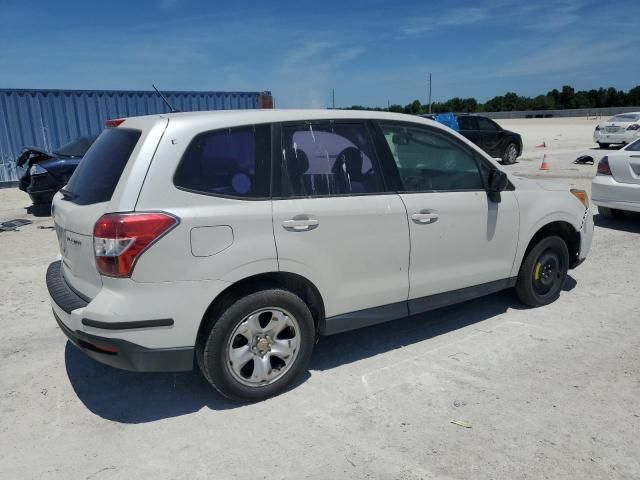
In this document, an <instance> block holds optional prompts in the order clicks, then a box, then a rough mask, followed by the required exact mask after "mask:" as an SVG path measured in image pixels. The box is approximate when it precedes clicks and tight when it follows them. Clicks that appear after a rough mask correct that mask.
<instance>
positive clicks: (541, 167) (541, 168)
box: [540, 153, 549, 170]
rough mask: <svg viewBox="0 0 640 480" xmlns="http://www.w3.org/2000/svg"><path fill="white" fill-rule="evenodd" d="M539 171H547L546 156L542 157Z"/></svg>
mask: <svg viewBox="0 0 640 480" xmlns="http://www.w3.org/2000/svg"><path fill="white" fill-rule="evenodd" d="M540 170H549V164H548V163H547V154H546V153H545V154H544V157H542V163H541V164H540Z"/></svg>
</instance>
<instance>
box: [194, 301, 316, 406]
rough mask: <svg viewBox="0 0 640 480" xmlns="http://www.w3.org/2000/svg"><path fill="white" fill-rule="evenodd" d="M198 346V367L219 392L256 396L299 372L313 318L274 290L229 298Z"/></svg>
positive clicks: (281, 385) (304, 362) (312, 336)
mask: <svg viewBox="0 0 640 480" xmlns="http://www.w3.org/2000/svg"><path fill="white" fill-rule="evenodd" d="M209 328H210V329H209V332H208V334H207V335H206V336H203V338H202V341H201V344H200V345H198V347H197V349H198V351H197V357H198V363H199V365H200V369H201V370H202V373H203V374H204V376H205V377H206V378H207V380H209V382H210V383H211V384H212V385H213V386H214V387H215V388H216V389H217V390H218V391H219V392H220V393H222V394H223V395H224V396H226V397H228V398H230V399H232V400H236V401H259V400H264V399H266V398H269V397H272V396H274V395H277V394H278V393H281V392H282V391H283V390H285V389H286V388H287V387H289V386H290V385H291V384H292V383H293V382H294V381H295V380H296V379H297V378H298V377H299V376H300V374H302V373H303V372H304V370H305V369H306V367H307V364H308V363H309V359H310V358H311V352H312V350H313V344H314V340H315V328H314V322H313V317H312V315H311V312H310V311H309V308H308V307H307V305H306V304H305V303H304V302H303V301H302V300H301V299H300V298H299V297H298V296H296V295H294V294H293V293H291V292H289V291H287V290H280V289H269V290H263V291H259V292H255V293H252V294H250V295H247V296H245V297H242V298H240V299H238V300H236V301H235V302H233V303H232V304H231V305H230V306H229V307H228V308H227V309H226V310H225V311H224V312H223V313H222V315H221V316H220V317H219V318H218V319H217V320H216V321H215V322H212V324H211V326H210V327H209Z"/></svg>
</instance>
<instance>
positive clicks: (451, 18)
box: [402, 7, 490, 35]
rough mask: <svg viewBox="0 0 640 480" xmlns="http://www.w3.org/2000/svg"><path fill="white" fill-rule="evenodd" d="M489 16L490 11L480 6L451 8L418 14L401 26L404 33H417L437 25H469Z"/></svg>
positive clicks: (437, 26)
mask: <svg viewBox="0 0 640 480" xmlns="http://www.w3.org/2000/svg"><path fill="white" fill-rule="evenodd" d="M488 18H490V12H489V9H487V8H482V7H464V8H456V9H451V10H449V11H448V12H446V13H444V14H442V15H438V14H435V15H429V16H420V17H418V18H415V19H413V20H412V21H411V22H410V23H409V24H408V25H406V26H405V27H403V28H402V33H404V34H405V35H418V34H421V33H425V32H428V31H431V30H435V29H436V28H439V27H447V26H450V27H451V26H460V25H471V24H474V23H479V22H482V21H484V20H487V19H488Z"/></svg>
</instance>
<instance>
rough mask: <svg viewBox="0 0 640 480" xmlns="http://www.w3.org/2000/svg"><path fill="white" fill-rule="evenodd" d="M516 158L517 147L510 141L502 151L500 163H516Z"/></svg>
mask: <svg viewBox="0 0 640 480" xmlns="http://www.w3.org/2000/svg"><path fill="white" fill-rule="evenodd" d="M516 158H518V147H517V146H516V144H515V143H510V144H509V145H507V148H505V149H504V152H503V153H502V163H504V164H506V165H512V164H514V163H516Z"/></svg>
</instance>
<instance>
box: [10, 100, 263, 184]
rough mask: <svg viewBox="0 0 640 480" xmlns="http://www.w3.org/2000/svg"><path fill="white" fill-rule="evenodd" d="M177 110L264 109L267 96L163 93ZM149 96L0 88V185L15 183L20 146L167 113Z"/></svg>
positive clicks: (59, 141) (53, 142)
mask: <svg viewBox="0 0 640 480" xmlns="http://www.w3.org/2000/svg"><path fill="white" fill-rule="evenodd" d="M163 94H164V95H165V97H166V98H167V99H168V100H169V102H170V103H171V104H172V105H173V106H174V108H176V109H178V110H181V111H195V110H229V109H247V108H270V106H271V101H272V99H271V94H270V92H163ZM167 111H168V109H167V106H166V105H165V104H164V102H163V101H162V99H161V98H160V97H159V96H158V94H157V93H155V92H153V91H117V90H23V89H0V183H4V182H10V181H15V180H17V176H16V169H15V160H16V157H17V156H18V155H19V154H20V152H21V151H22V148H23V147H24V146H25V145H29V146H37V147H44V148H46V149H48V150H52V149H55V148H57V147H60V146H61V145H64V144H65V143H68V142H69V141H71V140H73V139H75V138H77V137H79V136H83V135H94V134H96V133H99V132H100V131H101V130H102V129H103V127H104V122H105V120H107V119H109V118H118V117H130V116H135V115H150V114H155V113H165V112H167Z"/></svg>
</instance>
